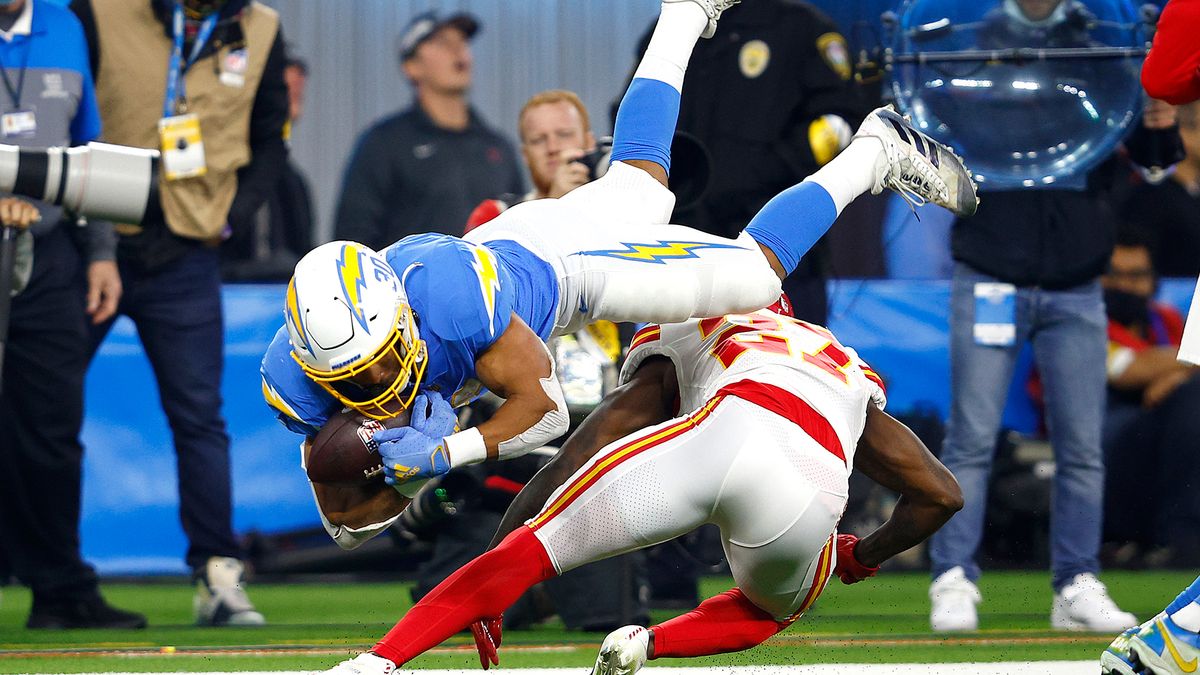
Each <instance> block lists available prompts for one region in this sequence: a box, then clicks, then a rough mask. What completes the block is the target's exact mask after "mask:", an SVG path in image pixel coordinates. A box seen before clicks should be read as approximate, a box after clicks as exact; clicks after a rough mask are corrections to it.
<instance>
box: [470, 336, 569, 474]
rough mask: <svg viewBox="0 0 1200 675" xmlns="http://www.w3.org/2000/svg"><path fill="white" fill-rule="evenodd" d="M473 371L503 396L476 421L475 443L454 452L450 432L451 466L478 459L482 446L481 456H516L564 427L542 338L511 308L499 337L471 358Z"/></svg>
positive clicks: (564, 407) (559, 393) (561, 402)
mask: <svg viewBox="0 0 1200 675" xmlns="http://www.w3.org/2000/svg"><path fill="white" fill-rule="evenodd" d="M475 373H476V376H477V377H478V378H479V381H480V382H482V383H483V386H485V387H487V388H488V389H490V390H491V391H492V392H494V393H495V394H496V395H497V396H500V397H501V398H503V399H505V401H504V404H503V405H501V406H500V407H499V408H497V409H496V412H495V414H493V415H492V417H491V418H490V419H488V421H486V422H484V423H483V424H480V425H479V426H478V427H476V430H478V433H479V434H480V435H481V436H482V443H481V447H479V448H477V449H476V450H475V451H467V452H465V453H457V448H456V444H455V442H454V439H453V437H452V438H451V441H450V456H451V462H452V465H453V466H460V465H461V464H463V463H472V461H482V460H483V459H485V458H484V457H482V456H480V454H481V453H479V451H480V450H482V449H483V448H486V452H487V455H486V459H497V458H499V459H506V458H510V457H517V456H520V455H523V454H525V453H526V452H529V451H530V450H533V449H534V448H538V447H541V446H543V445H545V444H546V443H548V442H550V441H552V440H554V439H555V438H558V437H559V436H562V435H563V434H565V433H566V432H567V428H568V427H569V426H570V416H569V414H568V413H567V403H566V399H565V397H564V396H563V392H562V387H561V386H560V385H559V383H558V378H557V377H556V376H555V374H554V360H553V359H551V358H550V352H549V350H547V349H546V343H544V342H542V339H541V338H540V337H538V335H537V333H534V332H533V330H531V329H530V328H529V326H527V325H525V322H524V321H522V320H521V318H520V317H518V316H517V315H516V314H514V315H513V316H512V320H511V321H510V322H509V324H508V328H506V329H505V330H504V333H503V334H502V335H501V336H500V338H499V339H498V340H496V341H495V342H494V343H493V344H492V346H490V347H488V348H487V350H486V351H484V352H483V354H481V355H480V356H479V358H478V359H477V360H476V361H475ZM456 435H457V434H456ZM456 454H458V455H459V456H456ZM459 457H464V458H465V459H466V461H461V460H460V458H459Z"/></svg>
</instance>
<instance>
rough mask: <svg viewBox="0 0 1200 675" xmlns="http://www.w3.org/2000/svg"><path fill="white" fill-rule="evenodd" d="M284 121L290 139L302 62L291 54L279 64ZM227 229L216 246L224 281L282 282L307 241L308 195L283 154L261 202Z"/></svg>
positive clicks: (304, 81) (299, 107) (299, 111)
mask: <svg viewBox="0 0 1200 675" xmlns="http://www.w3.org/2000/svg"><path fill="white" fill-rule="evenodd" d="M283 79H284V82H286V83H287V92H288V121H287V126H286V127H285V128H284V140H286V141H288V142H289V147H290V142H291V138H292V132H293V131H294V130H295V128H296V124H297V123H298V122H299V121H300V118H301V117H302V116H303V114H304V93H305V90H306V88H307V86H308V65H307V64H305V63H304V61H302V60H301V59H299V58H297V57H296V56H293V55H288V56H287V59H286V60H285V62H284V67H283ZM230 225H231V229H232V232H231V234H230V237H229V239H228V240H226V241H225V242H224V243H222V244H221V277H222V278H223V279H225V280H226V281H287V280H288V279H290V278H291V276H292V271H293V269H294V268H295V266H296V261H297V260H299V259H300V256H302V255H304V254H305V253H307V252H308V250H309V249H311V248H312V245H313V241H312V240H313V218H312V197H311V195H310V191H309V189H308V181H307V180H305V178H304V174H302V173H301V172H300V169H299V168H298V167H297V166H296V163H295V162H294V161H293V160H292V158H291V156H290V155H289V157H288V161H287V164H285V165H284V166H283V170H282V172H281V173H280V174H279V182H278V183H276V184H275V188H274V189H273V190H272V191H271V193H270V194H269V195H268V196H267V202H266V203H265V204H263V205H262V207H261V208H259V209H258V211H256V212H255V213H254V215H253V217H251V219H250V222H248V223H245V224H244V225H242V224H238V223H230Z"/></svg>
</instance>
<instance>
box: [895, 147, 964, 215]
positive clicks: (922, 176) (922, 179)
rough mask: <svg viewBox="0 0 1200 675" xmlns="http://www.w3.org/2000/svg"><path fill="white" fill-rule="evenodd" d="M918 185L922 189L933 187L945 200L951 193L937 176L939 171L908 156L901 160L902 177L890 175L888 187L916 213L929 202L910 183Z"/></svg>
mask: <svg viewBox="0 0 1200 675" xmlns="http://www.w3.org/2000/svg"><path fill="white" fill-rule="evenodd" d="M906 181H912V182H916V183H918V184H919V185H920V186H921V187H924V188H926V189H928V188H929V187H930V186H932V187H933V188H934V189H936V190H937V191H938V193H939V195H940V196H941V197H942V199H943V200H945V199H947V198H948V197H949V194H950V191H949V188H947V187H946V183H945V182H944V181H943V180H942V179H941V178H940V177H939V176H938V175H937V169H935V168H933V167H932V166H930V165H929V164H927V163H926V162H918V161H914V160H913V159H912V157H909V156H906V157H904V158H902V159H901V160H900V175H899V176H892V175H889V176H888V178H887V184H888V187H890V188H892V189H893V190H895V191H896V193H897V194H899V195H900V197H901V199H903V200H904V201H905V202H906V203H907V204H908V208H910V209H912V211H913V213H916V210H917V207H918V206H924V205H925V204H927V203H928V202H929V200H928V199H926V198H925V197H924V196H922V195H921V194H920V193H919V192H917V191H916V189H914V188H912V187H910V184H911V183H910V182H906Z"/></svg>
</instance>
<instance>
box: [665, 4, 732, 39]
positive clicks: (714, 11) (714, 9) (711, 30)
mask: <svg viewBox="0 0 1200 675" xmlns="http://www.w3.org/2000/svg"><path fill="white" fill-rule="evenodd" d="M662 1H663V3H664V4H665V3H668V2H694V3H696V4H697V5H700V7H701V8H702V9H703V10H704V13H705V14H707V15H708V28H705V29H704V32H703V33H701V34H700V37H702V38H710V37H712V36H713V35H716V33H717V20H718V19H720V18H721V12H724V11H725V10H727V9H729V8H730V7H733V6H734V5H736V4H738V3H739V2H741V1H742V0H662Z"/></svg>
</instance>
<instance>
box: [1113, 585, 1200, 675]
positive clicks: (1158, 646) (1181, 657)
mask: <svg viewBox="0 0 1200 675" xmlns="http://www.w3.org/2000/svg"><path fill="white" fill-rule="evenodd" d="M1198 663H1200V577H1197V578H1196V580H1195V581H1193V582H1192V585H1191V586H1188V587H1187V589H1185V590H1184V591H1183V592H1182V593H1180V594H1179V596H1178V597H1176V598H1175V600H1173V601H1172V602H1171V604H1170V605H1167V608H1166V610H1164V611H1162V612H1160V613H1159V614H1158V615H1157V616H1155V617H1154V618H1153V619H1150V620H1149V621H1147V622H1146V623H1143V624H1142V625H1141V626H1137V627H1135V628H1130V629H1129V630H1127V631H1125V632H1124V633H1121V635H1119V636H1117V639H1116V640H1114V641H1113V643H1112V644H1111V645H1109V646H1108V649H1106V650H1105V651H1104V653H1103V654H1101V656H1100V667H1101V671H1102V672H1103V673H1104V675H1184V674H1185V673H1193V672H1195V671H1196V666H1197V664H1198Z"/></svg>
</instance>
